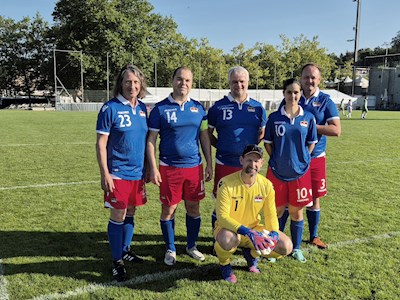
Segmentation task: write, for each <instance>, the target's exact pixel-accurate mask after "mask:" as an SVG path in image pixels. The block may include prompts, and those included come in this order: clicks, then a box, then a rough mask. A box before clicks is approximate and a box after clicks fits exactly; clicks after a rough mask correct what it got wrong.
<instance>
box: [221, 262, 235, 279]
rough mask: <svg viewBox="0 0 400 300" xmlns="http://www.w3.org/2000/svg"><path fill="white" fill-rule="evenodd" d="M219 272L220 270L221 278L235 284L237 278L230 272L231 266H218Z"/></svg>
mask: <svg viewBox="0 0 400 300" xmlns="http://www.w3.org/2000/svg"><path fill="white" fill-rule="evenodd" d="M219 268H220V270H221V274H222V278H223V279H224V280H226V281H228V282H230V283H236V282H237V278H236V276H235V274H233V271H232V266H231V264H228V265H226V266H221V265H220V266H219Z"/></svg>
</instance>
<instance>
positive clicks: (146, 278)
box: [31, 231, 400, 300]
mask: <svg viewBox="0 0 400 300" xmlns="http://www.w3.org/2000/svg"><path fill="white" fill-rule="evenodd" d="M398 236H400V231H395V232H389V233H385V234H382V235H374V236H370V237H365V238H359V239H354V240H349V241H342V242H337V243H334V244H329V249H334V248H340V247H345V246H353V245H356V244H362V243H369V242H371V241H374V240H381V239H389V238H394V237H398ZM311 247H312V246H308V247H306V248H305V249H304V250H305V251H307V252H309V250H310V249H311ZM314 249H315V248H314ZM244 262H245V260H244V259H243V258H238V259H235V260H234V261H233V262H232V264H233V265H239V264H243V263H244ZM216 266H217V265H207V266H205V267H203V268H197V269H196V268H193V269H189V268H185V269H179V270H172V271H167V272H159V273H155V274H146V275H143V276H140V277H136V278H133V279H130V280H128V281H125V282H122V283H117V282H115V281H113V282H110V283H105V284H89V285H87V286H85V287H82V288H77V289H75V290H73V291H66V292H64V293H53V294H48V295H41V296H38V297H35V298H32V299H31V300H55V299H63V298H68V297H76V296H79V295H82V294H87V293H93V292H95V291H97V290H102V289H108V288H110V287H115V286H132V285H137V284H143V283H149V282H154V281H162V280H165V279H167V278H181V277H183V276H185V275H187V274H190V273H202V274H204V272H205V269H212V268H216Z"/></svg>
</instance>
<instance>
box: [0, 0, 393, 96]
mask: <svg viewBox="0 0 400 300" xmlns="http://www.w3.org/2000/svg"><path fill="white" fill-rule="evenodd" d="M52 16H53V21H54V22H53V24H52V25H50V24H49V23H48V22H46V21H44V20H43V18H42V17H41V16H40V15H39V14H36V16H35V17H34V18H32V19H30V18H29V17H25V18H23V19H22V20H21V21H15V20H13V19H10V18H5V17H1V16H0V42H1V45H2V47H1V48H0V89H1V91H2V92H3V94H4V92H5V91H8V92H9V91H13V92H23V93H25V94H26V95H28V96H29V95H30V94H31V93H32V92H33V91H34V90H49V91H53V90H54V61H53V49H54V48H56V49H63V50H73V51H82V66H83V70H84V78H85V80H84V88H85V89H102V90H104V89H105V87H106V83H107V79H109V80H111V82H112V78H113V77H114V74H113V73H112V74H111V75H110V77H111V78H107V77H108V74H107V67H106V57H108V66H109V70H112V71H113V72H114V71H117V70H118V69H119V68H120V67H121V66H122V65H124V64H126V63H128V62H132V63H133V64H135V65H137V66H139V67H140V68H141V69H142V70H143V72H144V73H145V75H146V77H147V80H148V85H149V86H156V85H157V86H169V85H170V76H171V74H172V72H173V70H174V69H175V68H176V67H177V66H181V65H186V66H188V67H190V68H191V69H192V70H193V71H194V82H195V83H196V87H197V88H207V89H218V88H227V79H226V74H227V70H228V69H229V68H230V67H232V66H234V65H242V66H243V67H245V68H246V69H248V70H249V72H250V76H251V80H250V88H252V89H255V88H259V89H274V88H280V85H281V83H282V81H283V80H284V79H286V78H288V77H299V75H300V70H301V67H302V65H304V64H305V63H309V62H314V63H317V64H318V65H319V66H320V67H321V69H322V72H323V78H324V79H325V80H333V79H335V78H343V77H346V76H349V77H351V76H352V66H353V53H352V52H347V53H345V54H341V55H339V56H337V55H335V54H333V53H328V52H327V50H326V49H325V48H324V47H321V45H320V43H319V41H318V37H317V36H315V37H313V38H312V39H308V38H306V37H305V36H304V35H300V36H298V37H294V38H293V39H292V40H290V39H289V38H288V37H286V36H285V35H283V34H282V35H281V36H280V38H281V45H278V46H273V45H269V44H267V43H263V42H258V43H256V44H255V45H253V46H251V47H250V48H247V47H246V46H245V45H244V44H239V45H237V46H236V47H234V48H233V49H232V50H231V52H230V53H224V51H223V50H222V49H217V48H214V47H212V45H210V43H209V41H208V39H207V38H201V39H200V40H198V39H193V38H188V37H185V36H183V35H182V34H180V33H179V31H178V26H177V24H176V23H175V21H174V20H173V18H172V17H164V16H161V15H160V14H156V13H154V12H153V6H152V5H151V4H150V3H149V2H148V1H146V0H125V1H119V0H84V1H82V0H59V1H58V2H57V3H56V5H55V8H54V11H53V14H52ZM386 51H388V53H398V52H400V31H399V32H398V33H397V36H396V37H394V38H393V40H392V43H391V45H390V47H388V49H386V48H382V47H376V48H375V49H361V50H360V52H359V57H360V59H359V61H358V63H357V64H358V65H362V66H367V65H368V64H373V63H379V62H381V61H378V62H377V61H374V60H365V59H364V58H365V57H366V56H373V55H381V54H385V53H386ZM80 55H81V54H80V53H78V52H71V53H66V54H65V55H62V56H60V57H58V58H57V66H56V67H57V70H58V71H57V72H60V74H62V75H63V84H64V85H65V86H68V87H69V88H75V89H79V88H80V85H81V80H80V75H79V71H78V70H80V64H81V62H80ZM339 66H340V67H339Z"/></svg>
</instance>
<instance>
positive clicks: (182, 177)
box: [147, 67, 212, 265]
mask: <svg viewBox="0 0 400 300" xmlns="http://www.w3.org/2000/svg"><path fill="white" fill-rule="evenodd" d="M192 82H193V74H192V71H191V70H190V69H189V68H187V67H180V68H177V69H176V70H175V72H174V74H173V77H172V88H173V92H172V93H171V94H170V95H169V96H168V98H166V99H164V100H163V101H161V102H158V103H157V104H156V105H155V107H154V108H153V109H152V111H151V112H150V117H149V135H148V139H147V156H148V159H149V165H150V180H151V181H152V182H153V183H155V184H156V185H158V186H159V187H160V201H161V205H162V209H161V217H160V225H161V231H162V234H163V237H164V241H165V244H166V253H165V257H164V263H165V264H166V265H174V264H175V263H176V248H175V231H174V227H175V219H174V216H175V210H176V208H177V206H178V204H179V203H180V202H181V200H182V199H183V200H184V201H185V207H186V228H187V247H186V253H187V254H188V255H189V256H191V257H192V258H194V259H196V260H199V261H204V259H205V257H204V255H203V254H202V253H201V252H200V251H199V250H198V249H197V247H196V241H197V239H198V235H199V231H200V224H201V217H200V203H199V201H200V200H202V199H203V198H204V197H205V191H204V173H203V165H202V158H201V155H200V151H199V140H200V144H201V148H202V151H203V154H204V157H205V160H206V168H205V175H206V181H209V180H211V179H212V158H211V145H210V139H209V137H208V133H207V114H206V111H205V109H204V107H203V106H202V105H201V104H200V102H198V101H196V100H193V99H191V98H190V97H189V92H190V90H191V88H192ZM158 135H160V145H159V169H158V168H157V162H156V156H155V153H156V140H157V136H158Z"/></svg>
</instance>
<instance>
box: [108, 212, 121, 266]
mask: <svg viewBox="0 0 400 300" xmlns="http://www.w3.org/2000/svg"><path fill="white" fill-rule="evenodd" d="M123 235H124V223H123V222H115V221H113V220H111V219H110V220H109V221H108V242H109V244H110V248H111V256H112V259H113V261H116V260H120V259H122V239H123Z"/></svg>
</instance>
